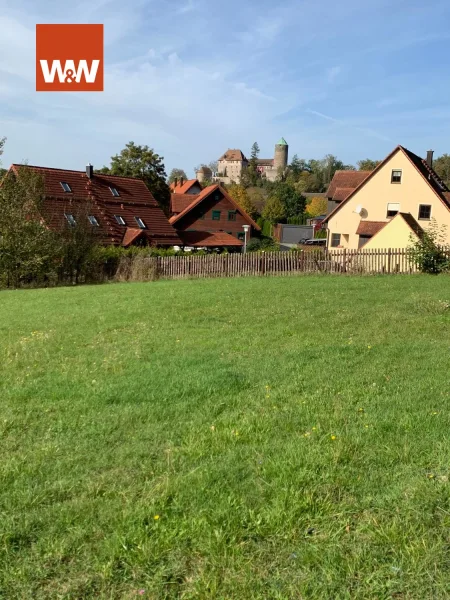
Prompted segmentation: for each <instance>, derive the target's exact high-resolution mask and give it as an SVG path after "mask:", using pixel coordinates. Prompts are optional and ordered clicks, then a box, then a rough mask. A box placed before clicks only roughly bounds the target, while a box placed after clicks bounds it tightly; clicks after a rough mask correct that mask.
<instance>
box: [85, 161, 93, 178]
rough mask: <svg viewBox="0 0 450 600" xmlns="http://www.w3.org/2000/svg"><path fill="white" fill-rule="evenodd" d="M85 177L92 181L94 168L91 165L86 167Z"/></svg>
mask: <svg viewBox="0 0 450 600" xmlns="http://www.w3.org/2000/svg"><path fill="white" fill-rule="evenodd" d="M86 177H87V178H88V179H92V178H93V177H94V167H93V166H92V165H91V163H89V164H88V165H87V166H86Z"/></svg>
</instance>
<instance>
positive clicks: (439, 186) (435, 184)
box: [324, 145, 450, 223]
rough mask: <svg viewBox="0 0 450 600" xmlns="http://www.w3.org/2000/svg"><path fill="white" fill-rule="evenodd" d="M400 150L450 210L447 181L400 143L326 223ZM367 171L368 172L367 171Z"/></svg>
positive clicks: (334, 211)
mask: <svg viewBox="0 0 450 600" xmlns="http://www.w3.org/2000/svg"><path fill="white" fill-rule="evenodd" d="M399 151H400V152H402V153H403V154H404V155H405V156H406V157H407V158H408V159H409V160H410V162H411V163H412V164H413V166H414V167H415V169H416V171H417V172H418V173H419V174H420V175H422V177H423V179H424V180H425V181H426V182H427V183H428V185H429V186H430V187H431V189H432V190H433V191H434V193H435V194H436V196H437V197H438V198H439V200H440V201H441V202H442V204H444V206H445V207H446V208H447V209H448V210H450V190H449V189H448V187H447V186H446V185H445V183H444V182H443V181H442V179H441V178H440V177H439V176H438V174H437V173H436V172H435V171H434V170H433V169H432V168H431V167H430V166H429V165H428V163H427V161H426V160H425V159H424V158H420V156H417V154H414V152H411V150H407V149H406V148H404V147H403V146H400V145H399V146H396V147H395V148H394V150H392V152H391V153H390V154H388V155H387V156H386V158H385V159H384V160H382V161H381V162H380V163H379V164H378V165H377V166H376V167H375V169H374V170H373V171H369V175H368V176H367V177H366V178H365V179H363V180H362V181H361V183H360V184H359V185H358V186H357V187H356V188H355V189H354V190H353V192H352V193H351V194H349V195H348V196H347V198H345V200H343V201H342V202H341V203H340V204H338V206H336V208H335V209H334V210H332V211H331V212H330V214H329V215H327V217H326V218H325V219H324V223H326V222H328V221H329V220H330V218H331V217H332V216H334V215H335V214H336V213H337V212H338V211H339V210H340V209H341V208H342V207H343V206H344V204H346V203H347V202H348V201H349V200H350V198H352V197H353V196H354V194H356V192H358V191H359V190H360V188H362V187H363V186H364V185H366V183H367V182H368V181H369V180H370V179H371V178H372V177H373V176H374V175H375V173H378V171H379V170H380V169H382V168H383V167H384V165H385V164H386V163H387V162H388V161H389V160H390V159H391V158H392V157H393V156H394V154H395V153H396V152H399ZM338 172H341V173H342V172H343V171H338ZM353 172H354V173H358V172H359V171H353ZM361 172H363V171H361ZM366 173H367V171H366ZM333 179H334V178H333ZM328 189H330V188H328ZM329 197H330V196H329ZM402 214H403V213H402ZM404 214H406V213H404Z"/></svg>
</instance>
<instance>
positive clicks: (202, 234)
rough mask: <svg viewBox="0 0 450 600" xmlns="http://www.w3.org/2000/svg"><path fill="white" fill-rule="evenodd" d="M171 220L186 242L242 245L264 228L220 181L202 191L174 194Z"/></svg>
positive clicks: (228, 246)
mask: <svg viewBox="0 0 450 600" xmlns="http://www.w3.org/2000/svg"><path fill="white" fill-rule="evenodd" d="M171 207H172V216H171V218H170V219H169V222H170V224H171V225H172V226H173V227H175V229H176V230H177V233H178V235H179V236H180V238H181V239H182V241H183V242H184V244H183V245H185V246H192V247H206V248H208V247H224V248H234V249H240V248H241V247H242V246H243V245H244V240H245V231H244V226H247V227H248V233H247V240H248V239H250V237H252V235H254V234H255V232H257V231H260V230H261V228H260V227H259V225H258V224H257V223H255V221H253V219H252V218H251V217H250V216H249V215H248V214H247V213H246V212H245V211H244V210H243V209H242V208H241V207H240V206H239V205H238V204H237V203H236V202H235V201H234V200H233V198H232V197H231V196H230V195H229V194H228V192H227V191H226V190H225V189H224V188H223V187H222V186H221V185H220V184H215V185H210V186H208V187H206V188H205V189H203V190H202V191H201V192H200V193H199V194H192V195H190V194H172V198H171Z"/></svg>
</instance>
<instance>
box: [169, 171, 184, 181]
mask: <svg viewBox="0 0 450 600" xmlns="http://www.w3.org/2000/svg"><path fill="white" fill-rule="evenodd" d="M181 178H183V179H184V180H185V181H186V180H187V175H186V172H185V171H183V169H172V170H171V171H170V174H169V178H168V179H167V183H169V184H171V183H173V182H174V181H175V179H178V180H179V179H181Z"/></svg>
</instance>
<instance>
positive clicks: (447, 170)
mask: <svg viewBox="0 0 450 600" xmlns="http://www.w3.org/2000/svg"><path fill="white" fill-rule="evenodd" d="M433 169H434V170H435V171H436V173H437V174H438V175H439V177H440V178H441V179H442V180H443V181H444V183H445V185H446V186H447V187H450V155H448V154H443V155H442V156H439V158H436V160H435V161H434V162H433Z"/></svg>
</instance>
